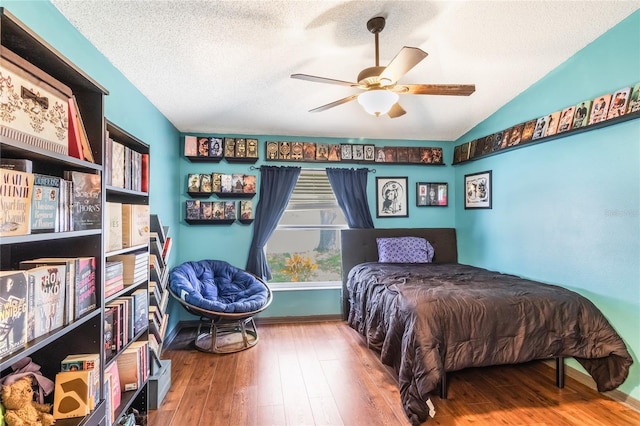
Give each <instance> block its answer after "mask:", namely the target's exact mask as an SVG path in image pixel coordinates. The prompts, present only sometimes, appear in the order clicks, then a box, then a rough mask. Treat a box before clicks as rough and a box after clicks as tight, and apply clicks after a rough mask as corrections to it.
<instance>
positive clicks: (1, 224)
mask: <svg viewBox="0 0 640 426" xmlns="http://www.w3.org/2000/svg"><path fill="white" fill-rule="evenodd" d="M32 198H33V174H31V173H26V172H21V171H18V170H9V169H0V237H9V236H13V235H27V234H29V233H30V232H31V199H32Z"/></svg>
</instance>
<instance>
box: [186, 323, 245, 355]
mask: <svg viewBox="0 0 640 426" xmlns="http://www.w3.org/2000/svg"><path fill="white" fill-rule="evenodd" d="M203 325H205V327H207V328H208V330H207V331H205V332H202V326H203ZM257 343H258V330H257V328H256V324H255V322H254V321H253V317H248V318H241V319H237V320H231V319H221V318H216V319H211V318H207V317H201V318H200V323H199V324H198V332H197V335H196V340H195V346H196V349H198V350H200V351H202V352H209V353H216V354H228V353H233V352H240V351H243V350H245V349H249V348H251V347H253V346H255V345H256V344H257Z"/></svg>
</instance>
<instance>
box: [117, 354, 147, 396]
mask: <svg viewBox="0 0 640 426" xmlns="http://www.w3.org/2000/svg"><path fill="white" fill-rule="evenodd" d="M116 362H117V364H118V374H119V375H120V391H121V392H127V391H132V390H136V389H138V387H139V386H140V381H141V368H142V365H141V356H140V354H139V351H138V349H137V348H127V349H125V350H124V351H123V352H122V353H121V354H120V356H118V358H117V359H116Z"/></svg>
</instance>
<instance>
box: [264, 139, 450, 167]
mask: <svg viewBox="0 0 640 426" xmlns="http://www.w3.org/2000/svg"><path fill="white" fill-rule="evenodd" d="M266 156H267V160H280V161H345V162H351V161H358V162H371V163H402V164H405V163H406V164H442V148H435V147H412V146H383V147H381V146H375V145H371V144H327V143H315V142H282V141H280V142H277V141H268V142H267V143H266Z"/></svg>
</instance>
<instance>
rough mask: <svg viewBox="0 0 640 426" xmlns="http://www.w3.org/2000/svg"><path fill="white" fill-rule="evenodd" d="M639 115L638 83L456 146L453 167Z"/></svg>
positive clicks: (639, 91) (639, 84)
mask: <svg viewBox="0 0 640 426" xmlns="http://www.w3.org/2000/svg"><path fill="white" fill-rule="evenodd" d="M638 111H640V83H637V84H635V85H634V86H633V87H631V86H627V87H623V88H621V89H619V90H616V91H615V92H613V93H607V94H604V95H600V96H596V97H595V98H593V99H587V100H584V101H582V102H579V103H577V104H575V105H569V106H568V107H566V108H563V109H562V110H558V111H555V112H552V113H550V114H547V115H544V116H542V117H538V118H534V119H532V120H529V121H526V122H524V123H520V124H517V125H515V126H513V127H510V128H508V129H505V130H502V131H500V132H496V133H494V134H491V135H487V136H484V137H482V138H478V139H476V140H473V141H470V142H466V143H464V144H462V145H458V146H456V147H455V148H454V151H453V163H454V164H456V163H460V162H462V161H467V160H471V159H473V158H476V157H480V156H483V155H487V154H489V153H492V152H496V151H500V150H502V149H507V148H511V147H514V146H517V145H522V144H525V143H529V142H531V141H535V140H539V139H543V138H546V137H549V136H554V135H557V134H560V133H564V132H567V131H569V130H572V129H578V128H583V127H587V126H591V125H593V124H597V123H602V122H604V121H607V120H611V119H613V118H616V117H620V116H623V115H626V114H631V113H635V112H638Z"/></svg>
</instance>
